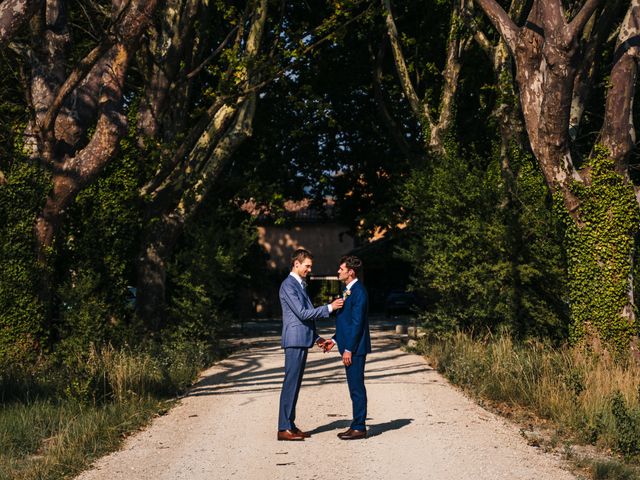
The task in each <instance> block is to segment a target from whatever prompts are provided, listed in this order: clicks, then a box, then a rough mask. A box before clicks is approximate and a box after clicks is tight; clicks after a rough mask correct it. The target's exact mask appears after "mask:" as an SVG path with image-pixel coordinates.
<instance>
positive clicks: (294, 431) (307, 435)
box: [291, 427, 311, 438]
mask: <svg viewBox="0 0 640 480" xmlns="http://www.w3.org/2000/svg"><path fill="white" fill-rule="evenodd" d="M291 431H292V432H293V433H295V434H296V435H300V436H301V437H304V438H309V437H310V436H311V434H310V433H307V432H303V431H302V430H300V429H299V428H298V427H296V428H293V429H292V430H291Z"/></svg>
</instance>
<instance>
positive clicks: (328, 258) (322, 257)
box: [258, 222, 355, 276]
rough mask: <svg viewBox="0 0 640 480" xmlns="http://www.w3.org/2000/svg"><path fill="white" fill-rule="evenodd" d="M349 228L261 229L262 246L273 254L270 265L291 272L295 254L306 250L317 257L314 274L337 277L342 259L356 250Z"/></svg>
mask: <svg viewBox="0 0 640 480" xmlns="http://www.w3.org/2000/svg"><path fill="white" fill-rule="evenodd" d="M346 231H347V228H346V227H345V226H344V225H340V224H337V223H331V222H328V223H302V224H298V225H294V226H292V227H290V228H287V227H282V226H278V225H266V226H260V227H258V233H259V236H260V239H259V241H260V245H261V246H262V247H263V248H264V249H265V251H266V252H267V253H268V254H269V259H268V265H269V267H270V268H272V269H274V270H277V271H288V270H289V268H290V261H291V254H292V253H293V252H294V250H296V249H297V248H305V249H307V250H309V251H310V252H311V253H312V254H313V270H312V272H311V274H312V275H319V276H330V275H336V272H337V270H338V260H339V259H340V257H341V256H342V255H345V254H346V253H348V252H350V251H351V250H353V248H354V247H355V243H354V239H353V237H351V236H350V235H348V234H347V233H346Z"/></svg>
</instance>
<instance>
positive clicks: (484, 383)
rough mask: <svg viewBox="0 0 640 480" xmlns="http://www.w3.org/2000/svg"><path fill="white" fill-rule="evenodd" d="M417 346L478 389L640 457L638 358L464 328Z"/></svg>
mask: <svg viewBox="0 0 640 480" xmlns="http://www.w3.org/2000/svg"><path fill="white" fill-rule="evenodd" d="M418 348H419V350H420V351H421V352H422V353H424V354H425V355H427V356H428V357H429V358H430V360H431V361H432V363H433V365H434V367H436V368H437V369H438V370H439V371H441V372H442V373H444V374H445V376H447V378H449V379H450V380H451V381H452V382H453V383H455V384H458V385H460V386H461V387H463V388H464V389H465V390H467V391H468V392H469V393H471V394H472V395H475V396H477V397H480V398H484V399H487V400H491V401H495V402H501V403H506V404H510V405H513V406H519V407H525V408H527V409H528V410H530V411H532V412H534V413H535V414H536V415H538V416H539V417H542V418H546V419H548V420H551V421H552V422H553V423H554V424H555V425H556V426H557V427H558V428H559V429H560V430H561V431H565V432H568V433H570V434H571V435H572V436H573V437H574V438H575V439H576V440H578V441H581V442H585V443H592V444H595V445H598V446H600V447H602V448H604V449H611V450H613V451H616V452H619V453H621V454H623V455H625V456H626V457H628V458H637V457H638V455H640V364H638V362H637V361H635V360H633V359H631V358H630V359H628V360H618V361H614V360H612V359H611V357H609V356H608V355H606V354H604V353H602V352H597V353H594V352H589V351H587V350H585V349H582V348H578V347H569V346H565V347H560V348H552V347H550V346H547V345H544V344H543V343H540V342H536V341H529V342H525V343H515V342H514V341H513V340H512V339H511V337H509V336H508V335H500V336H487V337H485V338H482V339H477V338H473V337H472V336H470V335H468V334H465V333H461V332H460V333H457V334H455V335H452V336H450V337H447V338H446V339H428V338H424V339H423V340H421V342H420V343H419V347H418Z"/></svg>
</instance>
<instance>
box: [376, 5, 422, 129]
mask: <svg viewBox="0 0 640 480" xmlns="http://www.w3.org/2000/svg"><path fill="white" fill-rule="evenodd" d="M382 4H383V7H384V10H385V21H386V25H387V34H388V36H389V41H390V43H391V50H392V52H393V58H394V63H395V66H396V70H397V72H398V78H399V79H400V85H401V86H402V90H403V92H404V94H405V96H406V97H407V100H408V102H409V106H410V107H411V110H412V111H413V114H414V115H415V116H416V118H418V119H421V120H423V121H424V122H426V124H427V125H426V126H427V127H428V128H429V131H432V130H433V127H434V121H433V119H432V118H431V115H430V114H429V108H428V106H427V105H426V103H425V102H424V101H422V100H420V98H419V97H418V94H417V93H416V91H415V89H414V87H413V82H412V81H411V76H410V75H409V69H408V68H407V62H406V60H405V58H404V54H403V53H402V46H401V45H400V39H399V38H398V29H397V27H396V23H395V21H394V19H393V14H392V12H391V1H390V0H382Z"/></svg>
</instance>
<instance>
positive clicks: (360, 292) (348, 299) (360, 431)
mask: <svg viewBox="0 0 640 480" xmlns="http://www.w3.org/2000/svg"><path fill="white" fill-rule="evenodd" d="M361 271H362V260H360V259H359V258H358V257H356V256H346V257H342V258H341V259H340V267H339V268H338V279H339V280H340V281H341V282H343V283H344V284H345V286H346V288H345V290H344V293H343V296H342V298H344V306H343V307H342V309H341V310H340V311H339V312H338V318H337V319H336V333H335V335H334V336H333V338H332V339H330V340H327V341H326V342H325V345H324V346H323V349H324V351H325V352H327V351H329V350H331V349H332V348H333V346H334V345H336V344H337V345H338V351H339V352H340V355H342V363H343V364H344V367H345V370H346V373H347V384H348V386H349V395H350V396H351V403H352V406H353V421H352V422H351V426H350V427H349V429H348V430H347V431H345V432H342V433H339V434H338V438H340V439H342V440H359V439H362V438H366V437H367V427H366V418H367V390H366V389H365V386H364V365H365V362H366V360H367V353H371V336H370V334H369V318H368V311H369V298H368V296H367V290H366V289H365V288H364V285H362V282H361V281H359V280H358V277H359V275H360V274H361Z"/></svg>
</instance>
